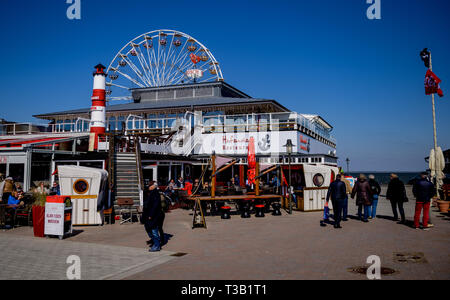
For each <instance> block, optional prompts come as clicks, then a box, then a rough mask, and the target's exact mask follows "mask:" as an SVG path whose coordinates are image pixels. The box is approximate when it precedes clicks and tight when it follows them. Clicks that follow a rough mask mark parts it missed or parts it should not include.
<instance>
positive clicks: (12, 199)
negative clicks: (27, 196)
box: [0, 174, 25, 209]
mask: <svg viewBox="0 0 450 300" xmlns="http://www.w3.org/2000/svg"><path fill="white" fill-rule="evenodd" d="M23 199H24V192H23V189H22V186H21V185H20V184H18V183H16V182H14V179H13V178H12V177H6V178H5V177H4V175H3V174H0V203H1V204H6V205H8V206H10V207H12V208H13V209H16V208H18V207H22V206H24V204H25V203H24V201H23Z"/></svg>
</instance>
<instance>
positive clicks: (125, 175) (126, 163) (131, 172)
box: [114, 152, 140, 212]
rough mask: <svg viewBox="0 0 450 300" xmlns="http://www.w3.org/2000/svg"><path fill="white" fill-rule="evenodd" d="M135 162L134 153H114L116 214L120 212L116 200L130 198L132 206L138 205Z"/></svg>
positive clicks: (138, 192)
mask: <svg viewBox="0 0 450 300" xmlns="http://www.w3.org/2000/svg"><path fill="white" fill-rule="evenodd" d="M136 160H137V158H136V153H133V152H116V153H115V154H114V161H115V164H114V166H115V171H114V174H115V180H114V181H115V198H116V199H115V201H114V210H115V211H116V212H117V211H119V210H120V207H119V206H118V205H117V198H132V199H133V203H134V206H136V207H137V206H139V205H140V189H139V170H138V169H137V163H136Z"/></svg>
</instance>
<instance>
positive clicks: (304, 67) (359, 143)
mask: <svg viewBox="0 0 450 300" xmlns="http://www.w3.org/2000/svg"><path fill="white" fill-rule="evenodd" d="M68 7H69V4H66V1H65V0H45V1H32V0H29V1H25V0H21V1H16V0H2V1H0V32H1V39H2V47H0V55H1V57H2V67H1V69H2V72H1V75H0V90H1V94H0V99H1V103H2V110H1V112H0V117H1V118H5V119H7V120H11V121H33V118H32V115H33V114H37V113H46V112H52V111H61V110H66V109H75V108H81V107H89V106H90V97H91V93H92V90H91V89H92V76H91V74H92V69H93V66H94V65H95V64H97V63H98V62H102V63H103V64H106V65H107V64H109V62H110V61H111V60H112V58H113V57H114V55H115V54H116V52H117V51H118V50H119V49H120V48H121V47H122V46H123V45H124V44H125V43H126V42H128V41H129V40H131V39H132V38H134V37H135V36H138V35H140V34H142V33H144V32H147V31H151V30H155V29H161V28H165V29H175V30H179V31H182V32H186V33H188V34H190V35H192V36H193V37H195V38H196V39H198V40H199V41H201V42H202V43H203V44H205V46H206V47H208V48H209V49H210V50H211V51H212V52H213V54H214V56H215V57H216V59H217V60H218V61H219V62H220V64H221V67H222V71H223V74H224V77H225V80H226V81H227V82H228V83H230V84H231V85H233V86H235V87H237V88H239V89H241V90H243V91H244V92H246V93H248V94H250V95H251V96H253V97H258V98H269V99H275V100H277V101H279V102H280V103H282V104H283V105H285V106H286V107H288V108H290V109H292V110H294V111H297V112H300V113H308V114H319V115H321V116H323V117H324V118H325V119H326V120H327V121H328V122H329V123H331V124H332V125H333V126H334V136H335V137H336V139H337V141H338V149H337V150H338V155H339V156H340V158H341V159H342V161H340V163H341V164H342V165H345V163H344V162H343V160H344V159H345V158H346V157H349V158H350V168H351V170H355V171H356V170H359V171H419V170H422V169H424V168H426V164H425V162H424V157H425V156H428V153H429V150H430V148H431V147H432V146H433V135H432V133H433V128H432V114H431V97H430V96H425V94H424V87H423V81H424V76H425V72H426V69H425V67H424V65H423V63H422V61H421V60H420V58H419V52H420V50H422V48H424V47H428V48H430V49H431V51H432V54H433V71H434V72H435V73H436V74H437V75H438V76H439V77H440V78H441V79H442V80H443V82H442V84H441V88H442V89H443V91H444V94H445V96H444V98H441V99H439V98H438V97H437V98H436V112H437V114H436V117H437V126H438V127H437V128H438V132H437V135H438V143H439V145H440V146H441V147H442V148H443V149H448V148H450V131H449V128H450V118H449V117H448V115H449V113H450V98H449V97H450V84H449V82H450V57H449V53H450V40H449V38H448V37H449V36H450V32H449V29H450V21H449V18H448V15H449V11H450V3H449V1H446V0H429V1H422V0H381V18H382V19H381V20H368V19H367V17H366V10H367V8H368V7H369V4H366V1H365V0H341V1H337V0H328V1H327V0H321V1H305V0H301V1H300V0H299V1H261V0H260V1H255V0H254V1H248V0H239V1H235V0H229V1H213V0H208V1H179V0H174V1H145V0H127V1H123V0H109V1H106V0H82V1H81V20H69V19H67V17H66V10H67V8H68Z"/></svg>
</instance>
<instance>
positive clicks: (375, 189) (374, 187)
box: [369, 174, 381, 219]
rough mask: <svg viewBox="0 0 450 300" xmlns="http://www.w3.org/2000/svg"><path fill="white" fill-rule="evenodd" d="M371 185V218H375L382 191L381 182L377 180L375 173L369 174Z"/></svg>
mask: <svg viewBox="0 0 450 300" xmlns="http://www.w3.org/2000/svg"><path fill="white" fill-rule="evenodd" d="M369 185H370V190H371V191H372V205H371V206H369V219H375V218H376V216H377V205H378V197H379V195H380V193H381V187H380V184H379V183H378V182H377V181H376V180H375V175H373V174H370V175H369Z"/></svg>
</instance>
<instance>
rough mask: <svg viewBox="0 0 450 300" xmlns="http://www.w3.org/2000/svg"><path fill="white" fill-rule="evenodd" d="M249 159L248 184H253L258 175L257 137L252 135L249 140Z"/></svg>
mask: <svg viewBox="0 0 450 300" xmlns="http://www.w3.org/2000/svg"><path fill="white" fill-rule="evenodd" d="M247 160H248V171H247V178H248V184H249V185H252V184H254V183H255V177H256V155H255V139H254V138H253V137H251V138H250V140H249V142H248V154H247Z"/></svg>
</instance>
